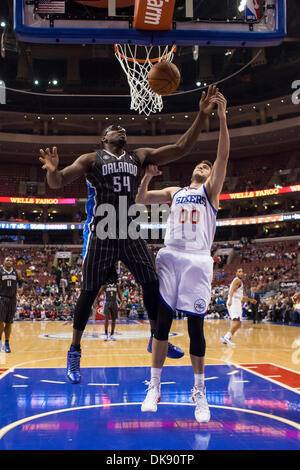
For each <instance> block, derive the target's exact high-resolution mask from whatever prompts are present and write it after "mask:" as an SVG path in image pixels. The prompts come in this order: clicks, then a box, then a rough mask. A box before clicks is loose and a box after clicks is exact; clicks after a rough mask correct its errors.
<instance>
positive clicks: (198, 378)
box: [194, 374, 204, 388]
mask: <svg viewBox="0 0 300 470" xmlns="http://www.w3.org/2000/svg"><path fill="white" fill-rule="evenodd" d="M194 382H195V383H194V386H195V387H200V388H204V374H194Z"/></svg>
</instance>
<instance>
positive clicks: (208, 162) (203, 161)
mask: <svg viewBox="0 0 300 470" xmlns="http://www.w3.org/2000/svg"><path fill="white" fill-rule="evenodd" d="M201 163H205V165H208V166H209V167H210V168H212V167H213V164H212V163H211V162H210V161H209V160H202V162H201Z"/></svg>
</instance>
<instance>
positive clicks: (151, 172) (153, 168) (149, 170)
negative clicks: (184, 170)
mask: <svg viewBox="0 0 300 470" xmlns="http://www.w3.org/2000/svg"><path fill="white" fill-rule="evenodd" d="M146 175H147V176H151V177H153V176H160V175H162V171H160V170H159V169H158V167H157V165H147V167H146Z"/></svg>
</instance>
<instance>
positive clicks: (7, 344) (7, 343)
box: [4, 341, 11, 353]
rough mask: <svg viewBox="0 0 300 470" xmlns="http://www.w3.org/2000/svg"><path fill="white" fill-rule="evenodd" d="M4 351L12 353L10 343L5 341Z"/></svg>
mask: <svg viewBox="0 0 300 470" xmlns="http://www.w3.org/2000/svg"><path fill="white" fill-rule="evenodd" d="M4 351H5V352H6V353H10V352H11V350H10V347H9V342H8V341H5V343H4Z"/></svg>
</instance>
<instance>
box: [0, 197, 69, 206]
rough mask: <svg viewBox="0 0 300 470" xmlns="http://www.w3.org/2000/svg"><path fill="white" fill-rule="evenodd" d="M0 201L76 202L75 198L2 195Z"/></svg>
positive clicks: (50, 203)
mask: <svg viewBox="0 0 300 470" xmlns="http://www.w3.org/2000/svg"><path fill="white" fill-rule="evenodd" d="M0 202H8V203H11V204H41V205H42V204H46V205H55V204H76V199H74V198H38V197H12V196H8V197H0Z"/></svg>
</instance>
